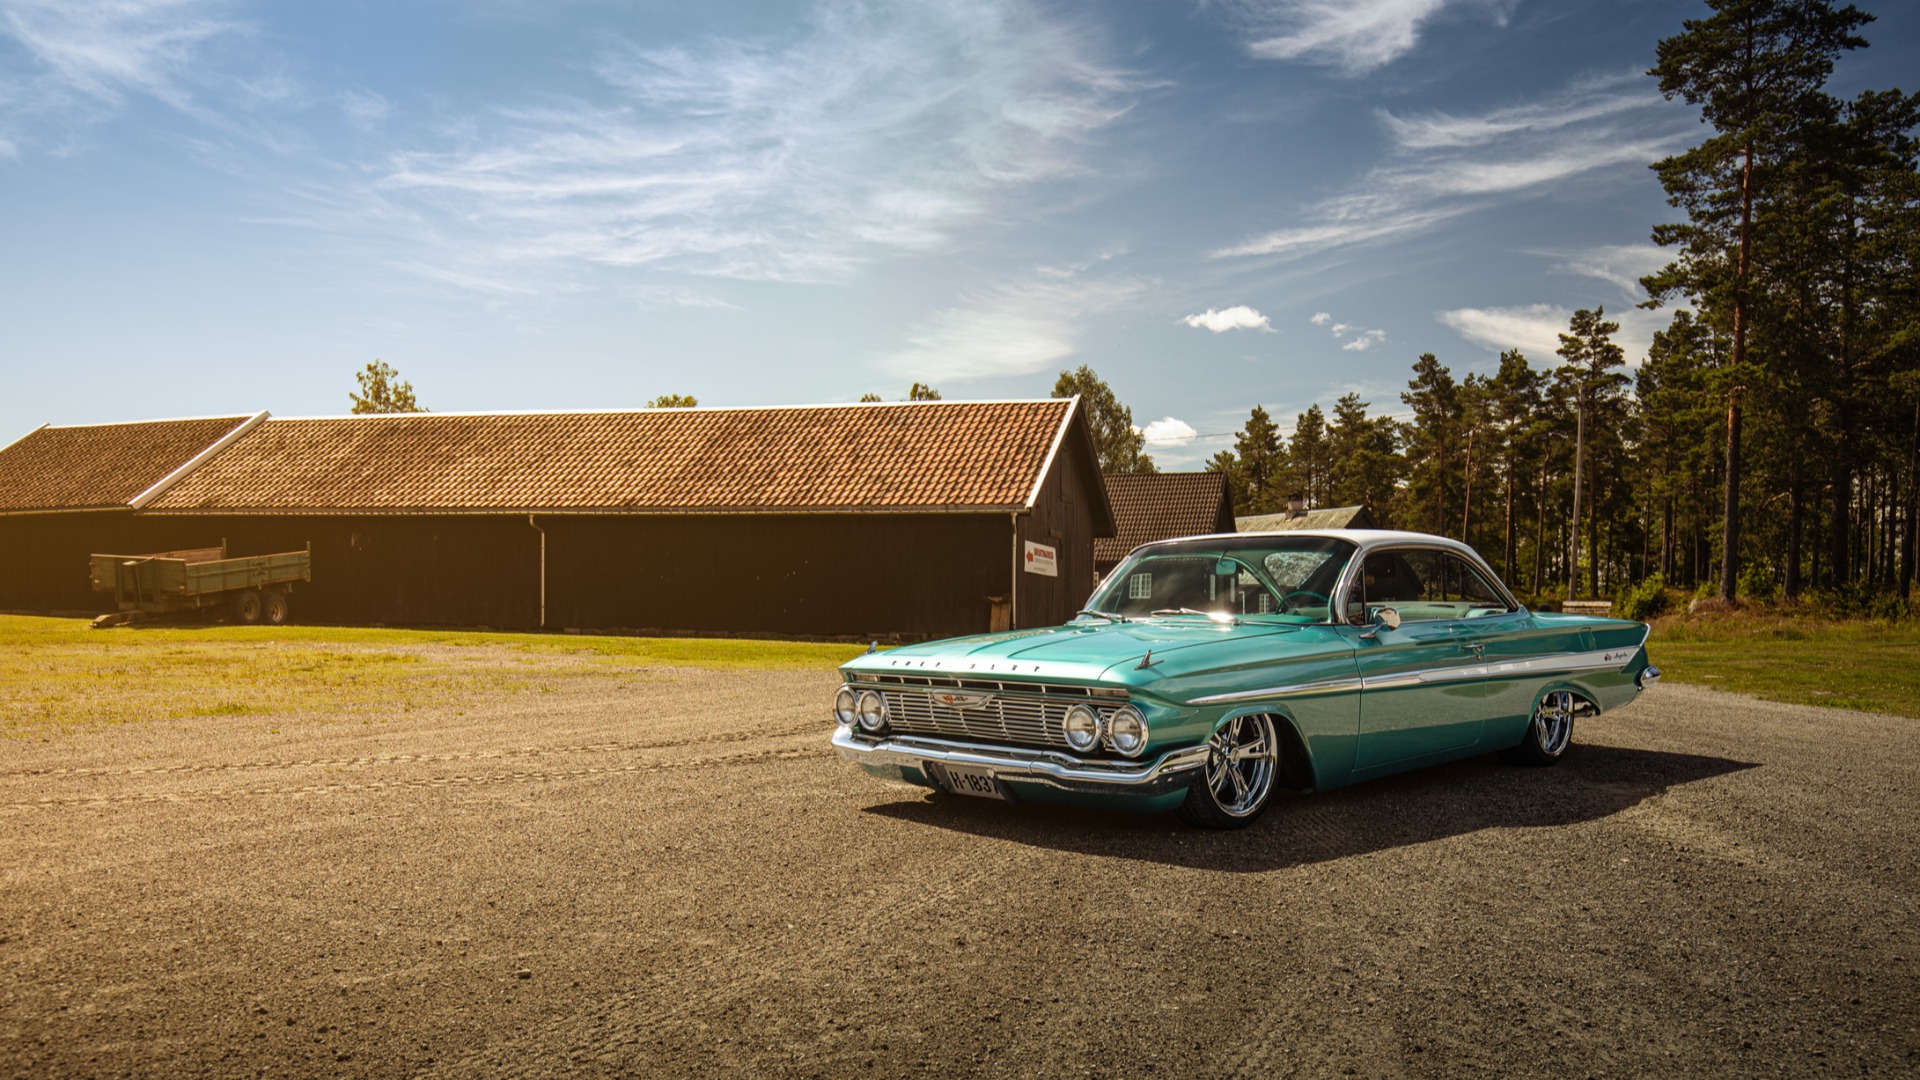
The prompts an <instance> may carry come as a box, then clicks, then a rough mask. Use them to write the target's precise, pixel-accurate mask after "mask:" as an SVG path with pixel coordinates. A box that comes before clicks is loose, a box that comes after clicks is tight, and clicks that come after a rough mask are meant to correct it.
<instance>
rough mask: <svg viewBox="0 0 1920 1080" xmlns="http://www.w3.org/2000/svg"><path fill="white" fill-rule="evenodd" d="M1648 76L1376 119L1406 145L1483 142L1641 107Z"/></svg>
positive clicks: (1633, 75) (1442, 146)
mask: <svg viewBox="0 0 1920 1080" xmlns="http://www.w3.org/2000/svg"><path fill="white" fill-rule="evenodd" d="M1645 78H1646V76H1644V75H1642V74H1641V73H1640V72H1638V71H1635V72H1632V73H1631V74H1627V75H1622V76H1610V77H1606V78H1601V79H1590V80H1586V81H1583V82H1580V83H1576V84H1575V85H1574V86H1572V87H1569V89H1568V91H1567V93H1566V94H1564V95H1560V96H1557V97H1555V98H1551V99H1549V100H1546V101H1535V102H1528V103H1526V104H1522V105H1510V106H1505V107H1502V108H1497V109H1492V110H1490V111H1488V112H1484V113H1481V114H1479V115H1478V116H1454V115H1451V114H1449V113H1422V114H1415V115H1410V116H1395V115H1394V114H1392V113H1390V112H1387V111H1386V110H1384V109H1382V110H1380V111H1379V117H1380V122H1381V125H1382V126H1383V127H1385V128H1386V129H1387V133H1388V134H1389V135H1391V136H1392V137H1393V141H1394V143H1395V144H1396V145H1398V146H1400V147H1401V148H1403V149H1409V150H1438V149H1452V148H1457V147H1465V146H1484V145H1486V144H1488V143H1492V142H1498V141H1499V140H1501V139H1505V138H1510V137H1512V136H1514V135H1518V134H1528V133H1537V132H1546V131H1554V130H1557V129H1560V128H1564V127H1570V126H1573V125H1575V124H1582V123H1587V122H1589V121H1594V120H1605V119H1610V118H1612V117H1615V116H1618V115H1620V114H1622V113H1627V112H1631V111H1633V110H1635V109H1641V108H1645V107H1646V106H1647V104H1648V102H1647V98H1646V95H1645V94H1644V93H1641V92H1639V91H1640V89H1641V87H1642V84H1643V83H1644V81H1645Z"/></svg>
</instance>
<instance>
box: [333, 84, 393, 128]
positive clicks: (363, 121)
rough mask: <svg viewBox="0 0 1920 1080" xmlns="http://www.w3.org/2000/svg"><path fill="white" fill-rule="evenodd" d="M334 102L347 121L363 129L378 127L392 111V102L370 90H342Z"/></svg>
mask: <svg viewBox="0 0 1920 1080" xmlns="http://www.w3.org/2000/svg"><path fill="white" fill-rule="evenodd" d="M334 103H335V104H336V105H338V106H339V107H340V112H341V114H342V115H344V116H345V117H346V118H347V122H348V123H351V124H352V125H353V126H354V127H357V128H360V129H361V130H363V131H365V130H370V129H372V128H375V127H378V126H379V124H380V122H381V121H383V120H385V119H386V118H387V117H388V116H390V115H392V113H393V103H392V102H390V101H388V100H387V99H386V98H385V97H382V96H381V95H379V94H376V93H374V92H373V91H371V90H342V91H341V92H340V93H339V94H337V95H335V97H334Z"/></svg>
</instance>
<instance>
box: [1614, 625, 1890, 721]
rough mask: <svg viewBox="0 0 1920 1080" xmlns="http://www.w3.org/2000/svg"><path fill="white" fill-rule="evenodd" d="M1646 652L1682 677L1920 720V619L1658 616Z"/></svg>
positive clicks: (1763, 695) (1671, 674)
mask: <svg viewBox="0 0 1920 1080" xmlns="http://www.w3.org/2000/svg"><path fill="white" fill-rule="evenodd" d="M1647 650H1648V652H1649V653H1650V654H1651V655H1652V657H1653V662H1654V664H1655V665H1656V666H1658V667H1659V668H1660V669H1661V671H1662V672H1663V673H1664V674H1665V676H1666V677H1667V678H1670V679H1672V680H1674V681H1675V682H1687V683H1698V684H1699V685H1701V686H1709V687H1713V688H1715V689H1719V690H1732V691H1736V692H1738V693H1742V694H1752V695H1754V696H1755V697H1761V698H1765V699H1767V700H1769V701H1784V702H1789V703H1792V704H1796V705H1824V706H1829V707H1832V708H1836V709H1860V710H1864V711H1866V712H1877V713H1890V714H1892V715H1895V716H1915V717H1920V622H1914V621H1910V620H1909V621H1901V622H1878V621H1865V620H1861V621H1844V622H1842V621H1834V620H1826V619H1813V618H1802V617H1785V616H1780V615H1763V614H1741V613H1729V614H1715V615H1695V616H1683V615H1673V616H1667V617H1665V618H1661V619H1656V620H1654V622H1653V637H1652V639H1651V640H1649V641H1648V642H1647Z"/></svg>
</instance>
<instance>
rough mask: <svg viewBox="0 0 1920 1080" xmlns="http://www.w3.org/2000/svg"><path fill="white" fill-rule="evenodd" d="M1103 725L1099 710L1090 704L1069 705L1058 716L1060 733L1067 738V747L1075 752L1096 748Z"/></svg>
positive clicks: (1085, 751) (1086, 751) (1098, 744)
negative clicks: (1063, 712) (1065, 710)
mask: <svg viewBox="0 0 1920 1080" xmlns="http://www.w3.org/2000/svg"><path fill="white" fill-rule="evenodd" d="M1104 727H1105V725H1104V724H1102V723H1101V721H1100V714H1099V712H1097V711H1096V710H1095V709H1094V708H1093V706H1091V705H1080V704H1075V705H1070V706H1068V707H1067V712H1066V715H1065V716H1062V717H1061V718H1060V734H1061V736H1062V737H1063V738H1065V739H1066V740H1067V749H1069V750H1072V751H1073V752H1075V753H1077V754H1085V753H1089V752H1091V751H1093V750H1096V749H1098V748H1099V746H1100V737H1101V735H1102V734H1103V729H1104Z"/></svg>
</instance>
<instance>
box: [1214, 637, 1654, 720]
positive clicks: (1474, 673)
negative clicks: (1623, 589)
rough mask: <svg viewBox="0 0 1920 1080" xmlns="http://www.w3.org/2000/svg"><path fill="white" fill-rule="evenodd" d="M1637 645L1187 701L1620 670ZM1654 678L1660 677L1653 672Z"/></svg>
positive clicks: (1230, 700)
mask: <svg viewBox="0 0 1920 1080" xmlns="http://www.w3.org/2000/svg"><path fill="white" fill-rule="evenodd" d="M1639 651H1640V650H1639V648H1638V647H1637V646H1636V647H1634V648H1631V649H1629V648H1618V649H1597V650H1595V651H1593V652H1584V653H1561V654H1559V655H1557V656H1542V657H1537V658H1535V659H1532V660H1501V661H1495V662H1493V663H1474V664H1465V665H1460V666H1455V667H1442V668H1426V669H1423V670H1420V671H1397V672H1394V673H1393V674H1391V675H1376V676H1373V677H1372V678H1340V679H1320V680H1317V681H1315V682H1304V683H1291V684H1288V685H1286V686H1273V687H1267V688H1264V689H1260V690H1237V691H1235V692H1233V693H1231V694H1210V695H1208V696H1206V697H1201V698H1194V699H1193V700H1192V701H1189V702H1188V703H1187V704H1189V705H1231V704H1234V703H1236V702H1241V701H1264V700H1269V699H1272V698H1283V697H1308V696H1311V695H1315V694H1344V693H1347V692H1348V691H1351V690H1394V689H1399V688H1402V687H1408V686H1424V685H1428V684H1431V683H1442V682H1464V681H1466V680H1469V679H1506V678H1514V677H1518V676H1522V675H1563V674H1567V673H1570V672H1576V671H1605V670H1609V669H1613V670H1619V669H1622V668H1625V667H1626V666H1627V665H1628V664H1630V663H1632V662H1633V657H1634V654H1635V653H1637V652H1639ZM1654 678H1656V679H1657V678H1659V676H1658V675H1655V676H1654Z"/></svg>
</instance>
